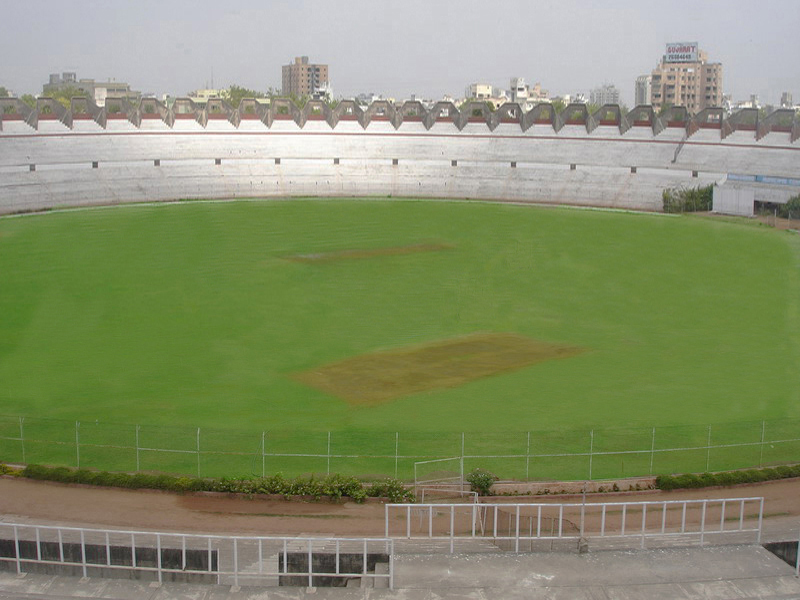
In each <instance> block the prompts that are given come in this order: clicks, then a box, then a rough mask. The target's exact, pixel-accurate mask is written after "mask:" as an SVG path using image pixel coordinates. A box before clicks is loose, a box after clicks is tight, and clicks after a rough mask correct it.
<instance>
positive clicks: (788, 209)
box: [778, 194, 800, 219]
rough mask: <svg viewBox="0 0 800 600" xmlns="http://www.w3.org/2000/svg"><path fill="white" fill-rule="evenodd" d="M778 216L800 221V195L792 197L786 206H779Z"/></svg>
mask: <svg viewBox="0 0 800 600" xmlns="http://www.w3.org/2000/svg"><path fill="white" fill-rule="evenodd" d="M778 216H779V217H781V218H782V219H800V194H798V195H797V196H794V197H792V198H791V199H790V200H789V201H788V202H787V203H786V204H781V205H779V206H778Z"/></svg>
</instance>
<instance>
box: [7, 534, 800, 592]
mask: <svg viewBox="0 0 800 600" xmlns="http://www.w3.org/2000/svg"><path fill="white" fill-rule="evenodd" d="M395 569H396V570H395V589H394V590H393V591H390V590H379V589H345V588H336V589H330V588H329V589H323V588H311V589H306V588H270V589H255V588H231V587H230V586H213V585H194V584H175V583H164V584H162V585H158V584H156V583H148V582H137V581H128V580H112V579H106V580H103V579H80V578H74V577H65V576H48V575H32V574H29V575H21V576H18V575H16V574H13V573H2V574H0V599H2V600H8V599H15V600H17V599H19V600H22V599H25V600H36V599H40V600H54V599H60V600H63V599H65V598H79V597H80V598H86V597H91V598H100V599H104V600H134V599H135V600H140V599H147V600H173V599H174V600H190V599H191V600H256V599H258V600H297V599H305V598H319V599H320V600H325V599H337V600H351V599H368V600H373V599H397V600H461V599H464V600H467V599H470V600H473V599H474V600H516V599H518V598H519V599H523V598H524V599H526V600H531V599H532V600H561V599H565V600H567V599H569V600H630V599H634V598H643V599H644V598H646V599H648V600H661V599H663V600H700V599H702V600H707V599H710V598H713V599H715V600H734V599H755V598H759V599H764V600H789V599H794V600H797V599H800V580H798V579H795V577H794V570H793V569H792V568H791V567H790V566H789V565H787V564H786V563H784V562H782V561H781V560H780V559H778V558H776V557H775V556H773V555H772V554H770V553H769V552H768V551H766V550H764V549H763V548H761V547H760V546H716V547H707V548H696V547H695V548H671V549H662V550H644V551H607V552H602V551H601V552H590V553H588V554H584V555H578V554H574V553H572V554H567V553H537V554H520V555H514V554H491V555H487V554H477V555H476V554H469V555H430V554H426V555H419V554H401V555H398V556H397V558H396V561H395Z"/></svg>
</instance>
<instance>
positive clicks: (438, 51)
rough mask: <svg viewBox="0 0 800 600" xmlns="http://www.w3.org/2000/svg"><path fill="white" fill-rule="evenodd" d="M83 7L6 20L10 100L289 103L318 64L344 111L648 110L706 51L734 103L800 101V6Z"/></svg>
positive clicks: (309, 3)
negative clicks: (293, 66) (479, 92)
mask: <svg viewBox="0 0 800 600" xmlns="http://www.w3.org/2000/svg"><path fill="white" fill-rule="evenodd" d="M76 4H77V3H70V4H68V5H66V4H64V3H56V2H51V1H49V0H35V1H33V2H29V3H26V4H24V5H10V6H8V7H5V8H4V19H3V21H2V23H0V40H1V41H0V52H1V53H2V55H3V56H5V57H9V56H14V57H15V58H14V60H13V61H9V60H6V61H4V63H5V64H4V66H3V70H2V72H0V86H5V87H7V88H9V89H11V90H13V91H14V92H16V93H18V94H23V93H35V94H36V93H41V89H42V85H43V84H44V83H45V82H46V81H47V77H48V75H49V74H50V73H56V72H64V71H74V72H77V73H78V75H79V77H90V78H95V79H98V80H104V79H107V78H113V79H117V80H121V81H125V82H128V83H130V84H131V86H132V87H133V88H135V89H140V90H142V91H143V92H146V93H147V92H150V93H156V94H163V93H167V94H172V95H184V94H186V93H187V92H188V91H190V90H192V89H197V88H200V87H204V86H205V85H206V84H208V85H210V84H211V83H212V79H213V84H214V86H216V87H219V88H224V87H228V86H230V85H232V84H237V85H242V86H245V87H248V88H252V89H256V90H266V89H267V88H270V87H272V88H276V89H278V88H280V87H281V67H282V65H285V64H287V63H289V62H290V61H291V60H293V58H294V57H295V56H301V55H307V56H309V57H310V60H311V61H312V62H319V63H324V64H328V65H330V70H331V77H330V78H331V85H332V87H333V92H334V95H335V96H337V97H353V96H355V95H357V94H359V93H364V92H375V93H381V94H384V95H386V96H393V97H396V98H406V97H408V96H410V95H411V94H416V95H417V96H418V97H430V98H437V97H441V96H443V95H445V94H451V95H454V96H458V95H460V94H461V92H462V91H463V90H464V88H465V86H467V85H469V84H470V83H475V82H485V83H489V84H492V85H497V86H502V87H506V86H508V85H509V82H510V80H511V78H513V77H524V78H525V79H526V81H528V82H530V83H531V84H534V83H536V82H540V83H541V84H542V87H544V88H547V89H548V90H550V93H551V95H553V96H557V95H563V94H575V93H576V92H583V93H588V92H589V91H590V90H591V89H593V88H596V87H599V86H601V85H602V84H604V83H612V84H614V85H615V86H616V87H617V88H618V89H619V90H620V92H621V98H620V100H621V102H623V103H625V104H627V105H629V106H632V105H633V103H634V98H633V96H634V83H635V80H636V77H638V76H639V75H643V74H648V73H650V72H651V71H652V70H653V68H654V67H655V66H656V64H657V63H658V62H659V61H660V59H661V57H662V55H663V54H664V49H665V45H666V44H667V43H669V42H675V41H683V40H691V41H696V42H698V43H699V45H700V47H701V48H702V49H703V50H705V51H706V52H707V53H708V55H709V60H711V61H713V62H721V63H723V64H724V66H725V82H724V87H725V90H724V91H725V93H726V94H730V95H732V97H733V99H734V100H741V99H746V98H749V97H750V95H751V94H757V95H758V96H759V97H760V99H761V101H762V102H763V103H765V104H778V103H779V102H780V97H781V94H782V93H783V92H790V93H794V94H800V69H797V68H796V67H795V66H794V63H793V60H792V59H793V58H795V57H796V55H797V52H796V45H797V44H796V42H795V41H794V37H793V35H792V34H793V31H794V30H796V28H797V26H798V25H800V5H798V3H796V2H795V1H794V0H764V1H763V2H761V3H760V4H759V15H761V16H762V17H763V16H764V15H769V16H770V18H767V19H761V20H759V25H758V27H753V26H752V19H747V18H744V17H746V15H747V14H749V12H748V11H750V12H751V11H752V9H749V8H748V7H749V6H750V5H749V4H746V3H745V2H743V1H741V0H729V1H727V2H723V1H721V0H711V1H708V2H704V3H702V4H699V5H698V3H696V2H688V1H685V0H678V1H676V2H673V3H672V4H671V5H670V8H669V10H664V8H663V4H659V3H656V2H632V1H629V0H614V1H609V2H606V3H604V4H602V5H594V6H588V5H586V4H585V3H584V2H580V1H578V0H561V1H558V2H557V1H555V0H542V1H541V2H538V3H537V4H536V5H535V6H532V5H529V4H527V3H524V2H520V1H518V0H511V1H509V2H506V3H503V5H502V7H501V9H499V10H497V9H495V10H492V9H488V8H487V7H486V5H485V4H483V3H478V2H474V1H469V0H468V1H466V2H464V3H461V4H460V5H459V7H458V10H457V11H453V10H452V9H449V8H447V7H444V6H441V5H434V4H431V3H429V2H422V1H420V0H409V1H408V2H406V3H404V4H403V7H402V8H403V10H392V9H391V7H392V6H393V5H390V4H389V3H385V2H377V3H373V4H372V5H370V10H368V11H353V12H352V14H350V13H347V12H346V10H344V9H342V7H341V5H339V4H335V3H333V2H328V1H322V0H301V1H295V2H286V1H283V0H281V1H272V2H269V3H266V4H264V3H258V2H254V1H251V0H243V1H241V2H239V3H238V4H237V5H236V6H235V7H232V8H223V9H219V8H217V7H216V6H215V5H214V4H212V3H210V2H206V1H205V0H200V1H195V2H192V3H188V2H183V1H179V0H176V1H174V2H172V3H168V4H163V3H157V2H155V1H153V0H142V1H141V2H137V3H136V4H133V3H127V2H124V3H123V2H119V3H113V4H109V3H107V2H99V1H97V0H83V1H82V2H81V3H80V5H81V6H80V9H79V10H76ZM489 11H490V12H491V17H490V18H489ZM31 14H35V15H37V18H36V19H31V16H30V15H31ZM88 14H91V15H93V18H86V17H85V15H88Z"/></svg>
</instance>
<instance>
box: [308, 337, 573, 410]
mask: <svg viewBox="0 0 800 600" xmlns="http://www.w3.org/2000/svg"><path fill="white" fill-rule="evenodd" d="M583 351H584V349H583V348H578V347H574V346H564V345H560V344H551V343H547V342H540V341H537V340H532V339H530V338H527V337H524V336H521V335H517V334H514V333H484V334H475V335H470V336H467V337H462V338H457V339H451V340H444V341H440V342H435V343H432V344H426V345H423V346H414V347H410V348H401V349H398V350H390V351H382V352H373V353H370V354H363V355H361V356H356V357H353V358H348V359H346V360H343V361H340V362H336V363H332V364H329V365H325V366H322V367H319V368H316V369H311V370H308V371H303V372H301V373H298V374H296V375H295V379H296V380H298V381H300V382H302V383H304V384H306V385H309V386H311V387H314V388H316V389H318V390H321V391H323V392H326V393H328V394H332V395H334V396H338V397H340V398H343V399H344V400H347V401H348V402H349V403H351V404H355V405H362V404H379V403H382V402H387V401H390V400H394V399H395V398H400V397H402V396H408V395H410V394H415V393H419V392H424V391H427V390H433V389H438V388H453V387H456V386H459V385H461V384H463V383H466V382H468V381H472V380H474V379H480V378H483V377H489V376H491V375H496V374H498V373H503V372H506V371H514V370H517V369H522V368H524V367H528V366H530V365H534V364H536V363H540V362H543V361H546V360H552V359H557V358H569V357H571V356H575V355H577V354H580V353H582V352H583Z"/></svg>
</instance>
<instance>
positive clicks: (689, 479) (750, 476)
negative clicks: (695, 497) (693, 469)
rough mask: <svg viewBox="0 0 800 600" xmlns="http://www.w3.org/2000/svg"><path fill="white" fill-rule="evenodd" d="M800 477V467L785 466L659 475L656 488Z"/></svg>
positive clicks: (686, 487)
mask: <svg viewBox="0 0 800 600" xmlns="http://www.w3.org/2000/svg"><path fill="white" fill-rule="evenodd" d="M790 477H800V465H792V466H788V465H784V466H780V467H767V468H764V469H747V470H744V471H725V472H722V473H702V474H701V475H695V474H693V473H685V474H683V475H659V476H658V477H656V488H658V489H660V490H678V489H691V488H703V487H712V486H730V485H737V484H740V483H760V482H763V481H775V480H778V479H788V478H790Z"/></svg>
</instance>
